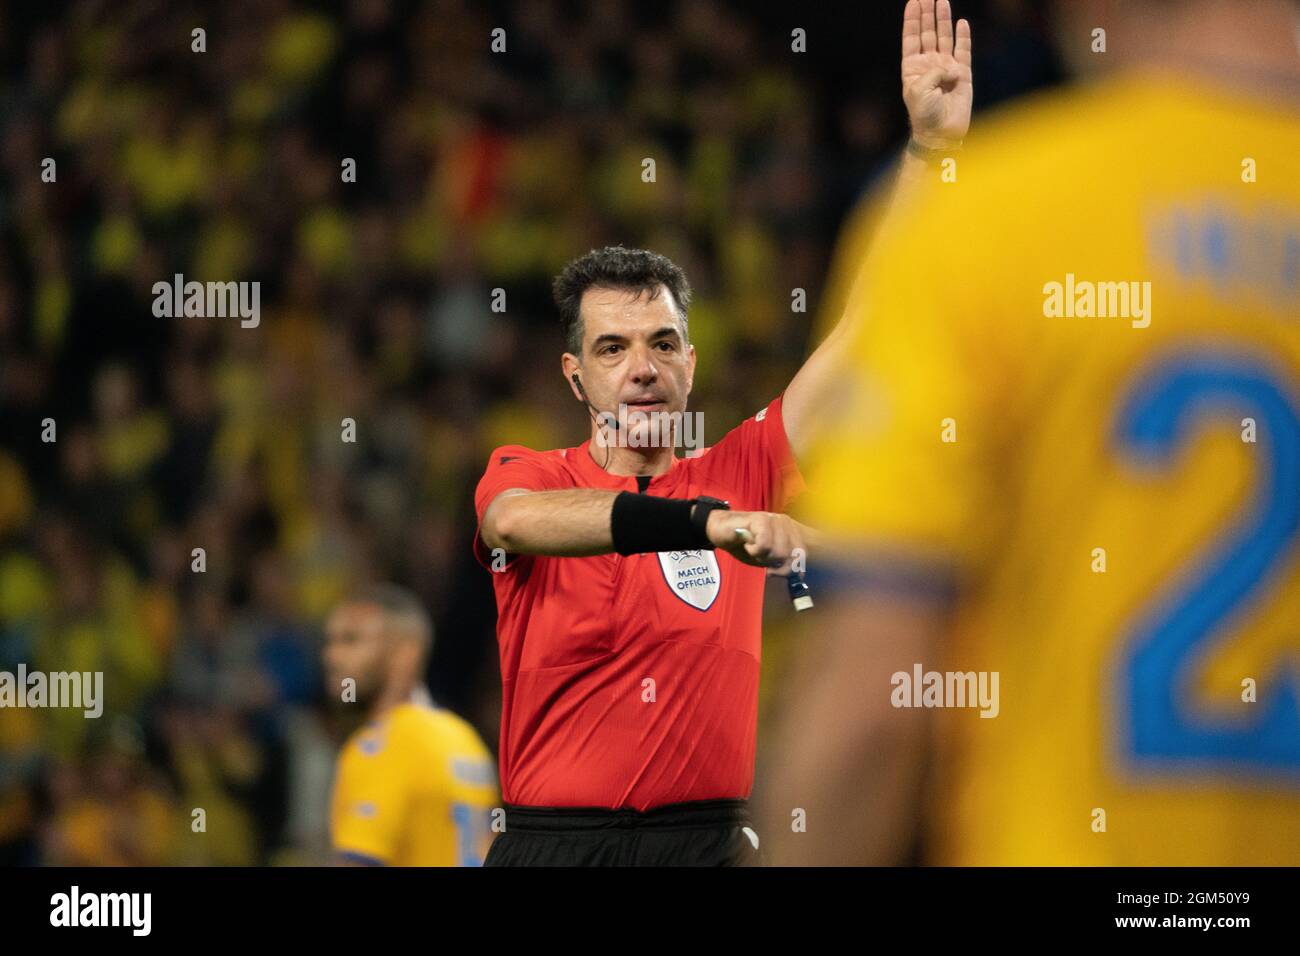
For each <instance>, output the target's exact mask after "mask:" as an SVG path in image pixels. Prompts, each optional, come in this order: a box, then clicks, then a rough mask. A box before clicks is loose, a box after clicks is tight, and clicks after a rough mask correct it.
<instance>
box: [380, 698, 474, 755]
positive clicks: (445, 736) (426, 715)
mask: <svg viewBox="0 0 1300 956" xmlns="http://www.w3.org/2000/svg"><path fill="white" fill-rule="evenodd" d="M393 733H394V735H395V737H396V738H397V739H399V740H400V741H401V742H402V743H403V744H404V745H407V746H411V747H413V748H417V749H419V750H421V751H423V752H425V753H447V752H453V751H461V750H464V751H471V752H475V753H477V752H480V751H482V752H484V753H486V748H485V747H484V745H483V741H482V740H481V738H480V737H479V735H478V731H476V730H475V729H474V727H473V725H472V724H470V722H469V721H467V720H465V718H463V717H461V716H460V715H459V714H456V713H453V712H452V711H450V710H447V709H445V708H443V707H436V706H430V705H427V704H415V703H411V704H403V705H402V706H401V707H399V708H397V710H396V711H395V712H394V716H393Z"/></svg>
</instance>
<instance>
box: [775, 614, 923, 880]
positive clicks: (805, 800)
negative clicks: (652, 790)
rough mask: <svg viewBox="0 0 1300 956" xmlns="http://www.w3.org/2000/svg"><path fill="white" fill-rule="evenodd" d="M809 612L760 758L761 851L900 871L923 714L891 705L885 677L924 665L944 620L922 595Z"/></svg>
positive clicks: (787, 859)
mask: <svg viewBox="0 0 1300 956" xmlns="http://www.w3.org/2000/svg"><path fill="white" fill-rule="evenodd" d="M817 613H818V615H819V619H818V621H817V622H816V623H817V626H816V628H810V629H809V630H810V631H813V632H814V633H809V634H807V635H806V639H807V641H808V644H807V645H806V647H805V648H803V650H804V651H805V653H802V654H801V655H800V658H799V662H798V665H797V670H796V673H795V674H794V675H793V676H794V679H793V681H792V682H791V684H790V685H789V687H788V689H787V691H786V693H785V695H784V696H783V704H782V708H781V710H780V712H779V716H778V718H777V727H776V730H775V735H774V737H775V739H774V743H775V746H774V747H773V749H772V752H771V755H770V757H769V758H768V760H767V771H766V773H765V778H766V784H765V786H764V788H763V790H762V791H761V794H760V800H759V803H760V811H759V812H760V823H761V828H760V830H759V832H760V833H762V835H763V845H764V847H765V848H766V849H768V851H769V854H770V859H771V862H772V863H773V864H774V865H777V866H810V865H812V866H837V865H838V866H857V865H868V866H869V865H875V866H883V865H894V864H900V863H907V862H909V861H910V854H911V852H912V850H913V848H914V846H915V840H916V835H917V824H918V821H919V818H920V813H921V804H922V793H923V786H922V782H923V777H924V773H925V768H926V764H927V756H928V750H929V739H930V729H931V728H930V716H929V715H930V713H931V712H930V711H929V710H927V709H925V708H921V707H916V708H895V707H894V706H892V704H891V702H890V697H891V690H892V686H891V681H890V677H891V675H892V674H894V673H897V672H898V671H905V672H907V673H909V674H910V673H911V672H912V668H913V665H914V664H915V663H916V662H917V661H926V660H929V659H930V658H931V656H932V650H933V649H934V648H935V647H936V645H937V644H938V643H939V639H940V636H941V634H942V632H943V630H944V627H945V623H946V613H947V612H946V611H945V610H944V605H942V604H941V603H939V602H936V601H934V600H933V599H931V598H927V597H925V596H923V595H921V594H916V595H908V594H907V593H906V592H902V591H900V592H894V591H883V590H879V591H877V590H869V591H865V592H862V593H858V594H848V593H845V594H842V595H841V596H840V597H839V598H838V599H837V598H835V597H831V598H828V599H819V601H818V610H817ZM802 640H804V638H802V637H801V641H802ZM799 811H802V814H799ZM800 818H802V820H803V823H804V827H803V829H802V830H801V831H800V830H797V829H796V828H795V826H794V824H795V822H796V821H797V820H799V819H800Z"/></svg>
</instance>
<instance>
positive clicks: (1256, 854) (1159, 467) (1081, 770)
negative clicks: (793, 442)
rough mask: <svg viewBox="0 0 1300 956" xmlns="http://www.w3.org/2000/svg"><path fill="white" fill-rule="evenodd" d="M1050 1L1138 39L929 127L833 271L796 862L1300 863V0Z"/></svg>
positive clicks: (779, 797)
mask: <svg viewBox="0 0 1300 956" xmlns="http://www.w3.org/2000/svg"><path fill="white" fill-rule="evenodd" d="M946 6H947V5H946V4H943V3H941V4H940V5H939V7H940V23H939V25H938V27H937V28H936V27H935V25H934V24H935V20H934V12H933V11H934V9H935V8H934V4H933V2H929V3H921V4H917V3H916V2H915V0H914V2H913V4H910V5H909V13H910V12H911V11H912V10H913V9H914V8H918V9H920V10H921V11H922V12H923V13H928V18H927V20H926V24H925V28H924V30H923V34H924V36H923V39H922V41H921V43H922V46H923V49H925V50H933V51H936V52H938V53H940V54H943V53H945V52H950V51H952V49H953V46H952V39H951V37H952V32H951V28H949V29H948V32H947V48H946V51H945V49H944V30H943V24H942V13H943V8H945V7H946ZM1058 11H1059V13H1060V14H1061V22H1062V26H1063V30H1062V35H1063V37H1064V38H1065V43H1066V46H1067V54H1069V55H1070V56H1071V58H1074V59H1080V60H1088V59H1090V60H1091V61H1092V62H1093V63H1094V64H1095V65H1098V66H1100V65H1103V64H1105V65H1108V66H1111V67H1115V68H1118V69H1115V70H1113V71H1112V72H1111V73H1110V75H1109V76H1107V77H1105V78H1104V79H1102V80H1100V81H1099V82H1097V83H1095V84H1094V85H1091V86H1087V87H1084V86H1076V87H1074V88H1072V89H1070V90H1069V91H1067V92H1063V93H1054V94H1051V95H1047V96H1043V97H1040V98H1038V99H1037V100H1036V101H1034V102H1032V103H1029V104H1026V105H1022V106H1020V107H1017V108H1014V109H1012V110H1011V111H1009V112H1007V113H1006V114H1004V115H1003V116H1002V117H1001V118H996V119H985V120H984V122H982V123H981V124H980V126H979V129H978V131H977V133H976V135H975V136H974V137H972V139H971V141H970V142H969V143H967V144H966V147H965V149H964V150H963V151H961V152H955V151H954V150H953V149H952V148H950V149H948V151H947V155H944V150H943V149H940V151H939V153H937V154H936V157H935V162H934V170H933V173H932V174H931V176H930V177H929V183H928V184H927V185H926V186H925V187H924V189H923V191H922V193H919V194H917V195H914V196H913V197H911V198H910V199H909V204H908V206H907V210H906V216H905V217H894V218H892V219H890V221H889V222H888V223H886V225H885V226H883V227H882V228H881V231H880V232H878V233H877V234H876V237H875V239H874V244H873V245H872V246H871V249H870V251H869V252H867V253H866V256H865V263H864V260H863V258H861V257H859V258H858V259H857V260H856V261H854V262H852V263H845V264H844V266H843V268H844V269H845V270H847V272H845V273H842V274H841V275H839V276H838V277H836V282H837V283H838V287H839V288H841V289H843V288H847V287H848V286H849V284H850V281H851V282H852V288H853V291H852V293H851V296H850V298H849V301H848V305H847V310H846V313H845V320H844V322H842V323H841V326H840V328H839V329H837V330H836V332H835V334H836V335H851V336H852V338H853V348H852V351H853V355H854V358H853V363H854V365H853V369H852V372H851V376H850V378H851V383H852V385H851V388H850V390H849V391H848V392H846V393H845V394H842V395H840V396H838V398H837V400H836V401H835V402H834V403H832V404H833V407H831V408H828V413H827V414H828V418H833V421H834V423H833V424H832V425H831V426H830V429H831V437H830V438H829V440H828V441H826V442H825V443H824V444H823V446H822V447H821V448H820V450H819V451H818V452H816V453H815V454H814V455H813V456H812V459H811V464H810V467H809V468H808V469H807V474H808V481H809V494H808V495H807V496H806V497H805V499H804V500H805V501H806V502H807V504H808V508H807V510H806V511H805V512H804V513H803V514H802V515H801V517H802V519H803V520H807V521H809V522H810V523H812V524H814V525H820V526H821V527H822V528H823V530H824V531H826V532H828V533H831V534H837V535H840V536H841V538H842V542H841V544H842V546H843V551H842V552H841V553H839V554H837V556H836V562H835V568H834V571H835V575H834V584H835V588H834V594H833V595H832V594H831V593H827V594H825V595H823V596H822V597H820V598H819V600H818V609H819V610H818V613H819V614H820V615H821V619H820V620H819V621H818V623H817V627H818V631H819V633H818V635H817V638H816V640H815V641H814V642H813V643H812V644H811V645H810V646H809V647H807V648H806V654H805V659H804V661H803V665H804V666H803V667H802V670H801V673H800V674H799V675H798V676H797V677H796V679H795V681H794V688H793V690H792V691H791V694H790V697H789V698H788V699H787V701H786V705H787V706H786V709H785V713H786V714H787V715H788V716H787V718H786V720H785V721H784V725H783V727H782V728H781V731H780V733H779V734H778V737H779V739H778V741H777V745H776V747H775V755H774V756H773V758H772V759H771V761H770V764H769V766H770V770H771V778H770V785H769V788H768V790H769V792H768V800H767V806H768V808H769V813H770V814H771V816H770V819H769V823H768V826H767V828H766V829H764V831H763V832H764V834H765V837H768V843H769V844H770V846H769V850H770V852H771V854H772V859H773V861H774V862H776V863H856V862H863V863H891V862H906V861H908V860H909V859H915V858H916V857H914V856H913V855H912V854H913V852H914V851H915V849H916V848H917V847H918V845H919V847H920V857H919V858H920V859H922V860H925V861H929V862H938V863H951V864H978V865H1002V864H1012V865H1018V864H1047V865H1055V864H1084V865H1092V864H1116V865H1147V864H1167V865H1198V864H1205V865H1236V864H1296V863H1300V706H1298V703H1297V702H1298V701H1300V55H1298V52H1297V27H1298V11H1297V5H1296V4H1295V3H1294V2H1291V0H1257V2H1240V0H1167V2H1138V0H1114V2H1109V3H1107V2H1103V0H1070V2H1069V3H1064V2H1063V3H1060V4H1059V5H1058ZM1097 29H1102V30H1104V31H1105V34H1104V36H1103V35H1101V34H1098V33H1096V32H1094V31H1095V30H1097ZM1101 42H1105V43H1106V44H1107V47H1108V51H1109V52H1105V53H1101V52H1096V53H1094V52H1092V51H1093V50H1095V49H1098V47H1099V45H1100V43H1101ZM939 145H940V146H942V145H943V144H939ZM949 145H950V146H951V147H954V148H955V146H956V144H955V143H954V144H949ZM945 159H949V160H951V162H947V163H945V162H944V160H945ZM861 228H871V227H870V226H869V225H866V224H865V223H864V224H863V225H862V226H861ZM865 245H866V243H865V242H863V241H862V240H861V237H858V236H850V237H849V240H848V247H849V248H852V249H855V250H861V249H863V248H864V247H865ZM850 274H851V275H852V279H851V280H850V279H849V275H850ZM823 557H824V555H823ZM816 564H817V555H810V560H809V565H810V568H814V567H815V566H816ZM810 637H811V635H810ZM928 672H937V673H938V674H940V675H946V674H948V673H953V674H967V673H970V674H973V675H983V676H984V677H987V678H990V680H988V681H987V683H986V684H985V685H983V686H984V687H985V688H986V689H992V690H995V691H996V694H995V695H993V698H992V699H987V700H984V701H981V702H980V704H981V706H978V707H971V706H969V705H970V704H971V703H973V701H971V700H969V699H967V700H966V701H965V703H966V705H967V706H961V701H960V700H957V699H954V695H953V694H952V691H953V690H955V689H956V687H957V685H956V684H954V683H953V682H952V681H951V680H948V679H946V678H945V683H944V685H943V687H942V688H939V689H936V691H935V693H934V695H933V696H929V697H927V696H925V695H923V689H924V688H925V687H926V686H930V687H933V686H934V685H933V683H932V682H931V681H930V679H929V678H926V677H922V680H921V681H920V682H919V684H918V682H917V680H916V678H917V675H918V673H920V674H921V675H924V674H926V673H928ZM994 674H996V675H997V677H998V682H997V684H993V683H992V681H991V677H992V675H994ZM967 686H969V687H972V688H973V687H974V685H967ZM945 694H947V695H948V696H945ZM918 704H928V705H927V706H918ZM983 717H989V718H991V719H983ZM797 810H802V811H803V814H804V815H805V816H804V818H803V819H805V821H806V832H791V814H792V813H796V817H798V814H797ZM778 821H779V824H778ZM769 835H770V836H769Z"/></svg>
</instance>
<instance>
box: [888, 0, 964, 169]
mask: <svg viewBox="0 0 1300 956" xmlns="http://www.w3.org/2000/svg"><path fill="white" fill-rule="evenodd" d="M902 72H903V102H904V103H905V104H906V105H907V115H908V118H909V119H910V120H911V122H912V138H913V139H915V140H916V141H917V143H919V144H920V145H921V146H924V147H926V148H928V149H945V148H948V147H951V146H955V145H957V144H958V143H960V142H961V141H962V139H964V138H965V136H966V132H967V130H969V129H970V114H971V104H972V102H973V97H974V85H973V83H972V81H971V44H970V24H969V23H968V22H967V21H965V20H958V21H957V30H956V32H955V33H954V32H953V26H952V4H951V3H950V2H949V0H937V2H936V0H908V2H907V8H906V9H905V10H904V11H903V70H902Z"/></svg>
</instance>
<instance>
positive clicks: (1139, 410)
mask: <svg viewBox="0 0 1300 956" xmlns="http://www.w3.org/2000/svg"><path fill="white" fill-rule="evenodd" d="M1245 417H1252V418H1254V419H1255V421H1256V424H1257V435H1258V441H1257V444H1255V445H1252V446H1250V447H1251V448H1252V449H1256V450H1257V453H1258V456H1259V467H1258V470H1257V478H1256V483H1255V489H1254V493H1253V495H1252V496H1251V498H1250V499H1249V502H1248V504H1247V506H1246V507H1245V509H1244V510H1243V511H1242V513H1241V515H1240V516H1239V517H1238V519H1237V520H1236V523H1235V524H1234V525H1233V526H1232V527H1230V528H1229V529H1227V530H1226V531H1225V532H1224V533H1223V535H1222V536H1221V537H1220V538H1219V539H1218V540H1217V541H1216V543H1215V545H1214V547H1213V550H1212V551H1210V552H1208V553H1206V554H1205V555H1203V556H1202V557H1201V558H1200V559H1199V560H1197V561H1196V562H1195V564H1189V565H1188V566H1187V567H1186V568H1185V569H1184V570H1183V571H1182V572H1181V573H1180V575H1179V577H1178V579H1177V581H1176V582H1174V583H1172V584H1171V585H1170V586H1169V587H1168V588H1166V589H1165V590H1163V591H1160V592H1158V593H1157V595H1156V597H1155V599H1154V602H1153V603H1152V604H1151V605H1150V606H1149V607H1148V608H1147V609H1145V610H1144V611H1142V612H1141V613H1139V615H1138V616H1137V619H1136V622H1135V626H1134V628H1133V630H1132V632H1131V633H1130V634H1129V635H1128V637H1127V638H1126V642H1125V644H1124V650H1123V652H1122V656H1121V666H1120V669H1119V680H1120V686H1119V698H1120V700H1121V701H1123V702H1124V704H1125V705H1126V706H1127V708H1128V721H1127V726H1126V727H1125V728H1124V729H1123V730H1122V731H1121V733H1122V734H1123V735H1124V738H1123V739H1124V746H1123V749H1124V750H1126V751H1127V753H1128V755H1129V758H1130V759H1131V760H1133V761H1134V763H1135V765H1136V766H1138V767H1150V768H1152V769H1155V768H1161V769H1174V770H1177V769H1185V770H1189V771H1196V770H1202V771H1232V770H1236V771H1242V770H1246V771H1253V772H1257V773H1258V772H1272V773H1282V774H1284V775H1290V774H1295V773H1297V772H1300V706H1298V700H1297V698H1298V695H1297V682H1300V666H1298V664H1300V662H1298V661H1297V660H1295V659H1293V660H1291V661H1279V662H1278V665H1279V667H1278V669H1277V670H1276V671H1275V672H1274V673H1272V674H1259V675H1242V676H1243V677H1247V676H1255V677H1257V678H1258V679H1259V684H1260V690H1261V693H1260V698H1259V703H1257V704H1243V707H1244V708H1249V710H1248V715H1247V716H1245V717H1244V719H1243V720H1241V721H1238V722H1234V723H1225V722H1212V721H1210V720H1208V719H1206V718H1205V717H1198V715H1197V714H1196V713H1195V712H1194V710H1193V708H1192V707H1191V706H1189V704H1188V703H1187V700H1188V698H1189V697H1190V694H1188V693H1187V690H1188V688H1189V687H1190V683H1191V679H1192V677H1193V673H1194V669H1195V666H1196V664H1197V662H1198V661H1199V660H1202V659H1203V655H1204V654H1205V652H1206V651H1207V650H1208V649H1209V647H1210V645H1211V644H1212V643H1213V642H1216V641H1219V640H1222V639H1223V638H1225V637H1227V636H1230V635H1231V634H1232V631H1233V627H1234V625H1236V624H1237V623H1238V618H1239V615H1240V613H1241V612H1242V611H1243V610H1244V606H1245V605H1246V604H1247V603H1248V601H1249V599H1251V598H1255V597H1261V596H1266V595H1267V594H1268V593H1269V591H1270V589H1271V588H1272V587H1273V586H1274V585H1275V584H1276V583H1277V580H1278V577H1279V575H1280V574H1281V573H1282V572H1283V570H1284V568H1285V566H1286V565H1287V564H1288V560H1287V559H1288V557H1289V556H1293V555H1292V552H1293V549H1294V548H1295V546H1296V543H1297V538H1298V537H1300V412H1298V411H1297V407H1296V403H1295V401H1294V399H1293V397H1292V393H1291V391H1290V389H1289V388H1288V379H1287V377H1286V376H1285V373H1284V372H1282V371H1281V370H1278V369H1274V368H1273V367H1272V366H1271V365H1270V364H1268V363H1267V361H1266V360H1261V359H1258V358H1251V357H1246V356H1240V355H1237V356H1229V355H1225V354H1223V351H1222V350H1221V349H1216V350H1214V351H1204V352H1189V353H1181V354H1178V355H1176V356H1174V357H1172V358H1167V359H1165V360H1163V361H1161V362H1160V363H1159V364H1157V365H1156V366H1155V367H1154V368H1149V369H1147V370H1146V372H1145V373H1144V374H1143V377H1142V378H1141V379H1140V381H1139V382H1138V383H1137V385H1136V387H1135V388H1134V389H1133V391H1132V393H1131V394H1130V395H1129V396H1128V397H1127V398H1126V400H1125V401H1124V403H1123V405H1122V408H1121V412H1120V416H1119V421H1118V423H1117V425H1118V429H1117V438H1118V442H1119V445H1120V447H1121V449H1122V450H1123V451H1124V453H1125V454H1127V455H1129V456H1131V457H1132V458H1133V459H1135V461H1137V462H1139V463H1142V464H1144V465H1147V466H1149V467H1152V466H1153V467H1159V466H1164V465H1169V464H1170V463H1171V461H1172V460H1173V459H1174V458H1175V456H1176V455H1177V454H1178V452H1179V451H1180V450H1182V449H1183V448H1184V446H1185V445H1186V444H1187V442H1188V441H1189V440H1190V439H1191V438H1192V437H1193V435H1194V432H1195V429H1196V428H1197V427H1198V426H1201V425H1204V424H1205V423H1206V422H1207V420H1219V421H1222V422H1223V423H1224V424H1230V425H1231V426H1232V427H1233V428H1234V429H1238V430H1239V429H1240V422H1241V419H1242V418H1245ZM1297 629H1298V630H1300V622H1297ZM1255 708H1259V709H1258V710H1255ZM1297 779H1300V778H1297Z"/></svg>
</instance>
